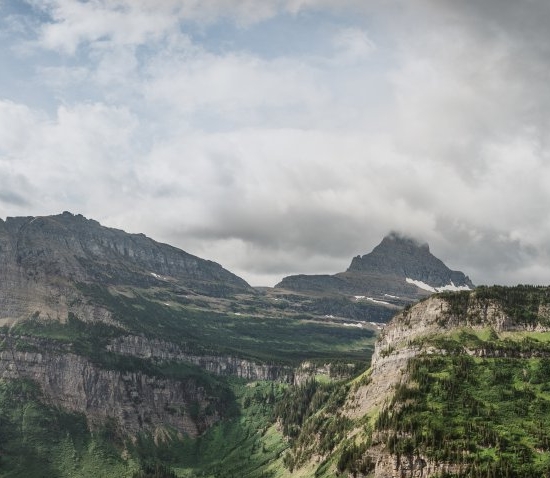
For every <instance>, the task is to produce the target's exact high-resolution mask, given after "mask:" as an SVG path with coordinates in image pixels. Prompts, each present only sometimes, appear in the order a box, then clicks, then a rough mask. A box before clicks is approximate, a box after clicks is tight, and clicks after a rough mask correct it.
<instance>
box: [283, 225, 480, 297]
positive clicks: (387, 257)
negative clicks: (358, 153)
mask: <svg viewBox="0 0 550 478" xmlns="http://www.w3.org/2000/svg"><path fill="white" fill-rule="evenodd" d="M275 287H277V288H280V289H287V290H292V291H296V292H302V293H305V292H309V293H317V294H318V293H327V294H345V295H352V296H355V297H356V299H357V300H369V299H370V300H371V301H373V302H377V303H379V304H380V303H384V302H387V303H393V304H399V303H402V302H411V301H414V300H417V299H418V298H420V297H424V296H426V295H428V294H430V293H433V292H440V291H444V290H470V289H472V288H473V287H474V285H473V284H472V282H471V280H470V279H469V278H468V277H467V276H466V275H464V274H463V273H462V272H459V271H453V270H451V269H449V268H448V267H447V266H446V265H445V264H444V263H443V262H442V261H441V260H439V259H438V258H437V257H435V256H434V255H433V254H432V253H431V252H430V248H429V246H428V244H422V243H419V242H418V241H416V240H415V239H412V238H410V237H405V236H402V235H399V234H396V233H391V234H389V235H388V236H386V237H385V238H384V239H383V240H382V242H381V243H380V244H379V245H378V246H376V247H375V248H374V249H373V251H372V252H370V253H369V254H366V255H364V256H357V257H354V258H353V260H352V261H351V264H350V266H349V267H348V269H347V270H346V271H345V272H341V273H338V274H334V275H295V276H289V277H285V278H284V279H283V280H282V281H281V282H280V283H279V284H277V285H276V286H275Z"/></svg>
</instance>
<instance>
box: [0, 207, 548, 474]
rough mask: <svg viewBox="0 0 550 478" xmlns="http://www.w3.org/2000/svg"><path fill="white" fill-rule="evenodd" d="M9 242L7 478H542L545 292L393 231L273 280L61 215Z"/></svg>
mask: <svg viewBox="0 0 550 478" xmlns="http://www.w3.org/2000/svg"><path fill="white" fill-rule="evenodd" d="M0 245H1V248H0V262H1V263H2V269H0V274H1V276H2V282H0V289H1V300H0V302H1V310H0V317H1V320H2V325H1V327H0V376H1V380H0V404H1V406H0V432H1V436H2V441H1V443H0V476H2V477H21V478H23V477H25V478H28V477H31V478H32V477H43V476H44V477H45V476H47V477H62V478H65V477H67V478H68V477H91V476H101V477H106V478H108V477H127V478H145V477H151V478H152V477H166V478H172V477H186V478H198V477H211V478H217V477H249V478H256V477H257V478H260V477H271V478H277V477H281V478H283V477H291V476H292V477H294V476H296V477H303V478H306V477H319V478H320V477H327V478H328V477H334V476H342V477H348V476H354V477H374V478H394V477H395V478H398V477H399V478H408V477H411V478H413V477H417V476H422V477H428V478H430V477H439V478H443V477H446V478H450V477H455V478H462V477H478V476H480V477H481V476H483V477H486V476H494V477H497V476H520V477H528V476H545V475H546V474H548V473H550V445H548V436H547V432H546V430H547V429H548V426H549V425H550V395H549V394H548V380H549V378H548V377H547V372H548V371H547V368H548V363H547V362H548V360H549V359H550V292H549V289H548V288H546V287H532V286H517V287H500V286H493V287H486V286H478V287H475V286H474V285H473V284H472V283H471V281H470V280H469V279H468V278H467V276H465V275H464V274H463V273H461V272H457V271H451V270H450V269H448V268H447V267H446V266H445V265H444V264H443V263H442V262H441V261H439V260H438V259H436V258H434V257H433V256H432V255H431V253H430V252H429V248H428V246H427V245H425V244H419V243H417V242H416V241H414V240H412V239H408V238H403V237H401V236H397V235H395V234H393V235H390V236H388V237H387V238H385V239H384V240H383V241H382V243H381V245H380V246H378V247H377V248H375V250H374V251H373V252H372V253H371V254H367V255H365V256H363V257H360V256H358V257H356V258H355V259H353V260H352V266H350V268H349V269H348V271H346V272H344V273H338V274H335V275H334V276H305V275H302V276H291V277H289V278H285V279H283V281H281V283H280V284H278V285H277V286H276V287H274V288H253V287H250V286H249V285H248V284H246V282H244V281H243V280H242V279H240V278H238V277H236V276H234V275H233V274H231V273H230V272H229V271H226V270H225V269H223V268H222V267H221V266H220V265H218V264H215V263H212V262H210V261H205V260H203V259H200V258H197V257H195V256H191V255H189V254H187V253H185V252H183V251H180V250H178V249H175V248H172V247H171V246H167V245H164V244H160V243H156V242H155V241H153V240H151V239H149V238H146V237H145V236H143V235H129V234H126V233H124V232H123V231H118V230H112V229H108V228H104V227H103V226H101V225H99V223H97V222H95V221H92V220H88V219H85V218H83V217H82V216H74V215H72V214H70V213H63V214H61V215H58V216H48V217H41V218H12V219H9V220H8V221H6V222H5V223H4V222H2V223H1V224H0ZM335 284H337V285H335ZM434 291H436V292H434Z"/></svg>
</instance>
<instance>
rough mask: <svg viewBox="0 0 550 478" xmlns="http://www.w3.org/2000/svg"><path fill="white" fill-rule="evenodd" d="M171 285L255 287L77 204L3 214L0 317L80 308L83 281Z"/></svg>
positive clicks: (202, 290)
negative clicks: (76, 210) (69, 208)
mask: <svg viewBox="0 0 550 478" xmlns="http://www.w3.org/2000/svg"><path fill="white" fill-rule="evenodd" d="M81 284H100V285H102V286H108V287H109V286H134V287H135V286H140V287H155V286H162V287H166V286H169V287H171V288H179V289H180V290H181V292H182V293H183V292H187V293H190V294H193V293H197V294H202V295H207V296H227V295H231V294H235V293H242V292H247V293H254V289H252V288H251V287H250V286H249V285H248V284H247V283H246V282H245V281H244V280H243V279H241V278H240V277H237V276H236V275H234V274H232V273H231V272H229V271H227V270H226V269H224V268H223V267H222V266H220V265H219V264H217V263H215V262H212V261H208V260H204V259H201V258H199V257H196V256H193V255H191V254H188V253H187V252H184V251H182V250H180V249H177V248H175V247H172V246H169V245H167V244H161V243H159V242H156V241H154V240H152V239H150V238H148V237H146V236H145V235H143V234H128V233H126V232H124V231H121V230H118V229H111V228H107V227H104V226H102V225H100V224H99V223H98V222H97V221H94V220H91V219H86V218H85V217H83V216H81V215H73V214H71V213H69V212H64V213H63V214H60V215H56V216H42V217H9V218H7V220H6V221H2V220H0V319H8V318H15V319H17V318H26V317H28V316H30V315H32V314H35V313H39V315H41V316H44V317H49V318H53V319H57V318H58V319H61V320H64V319H66V318H67V314H68V310H73V311H74V310H75V307H76V311H78V312H79V315H80V316H81V317H82V318H85V317H86V316H87V315H89V314H90V313H92V315H93V313H96V314H97V313H98V312H97V311H95V312H91V311H83V310H78V303H79V301H80V300H81V295H80V293H79V291H78V287H77V286H78V285H81Z"/></svg>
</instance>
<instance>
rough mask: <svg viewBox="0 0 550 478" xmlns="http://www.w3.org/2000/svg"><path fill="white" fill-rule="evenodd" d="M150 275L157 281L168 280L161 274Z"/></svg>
mask: <svg viewBox="0 0 550 478" xmlns="http://www.w3.org/2000/svg"><path fill="white" fill-rule="evenodd" d="M150 274H151V275H152V276H153V277H154V278H155V279H158V280H167V279H166V277H163V276H161V275H159V274H156V273H154V272H150Z"/></svg>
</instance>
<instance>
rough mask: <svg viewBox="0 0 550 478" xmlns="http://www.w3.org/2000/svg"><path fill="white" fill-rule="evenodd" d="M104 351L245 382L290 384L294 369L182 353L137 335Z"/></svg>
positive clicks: (113, 344)
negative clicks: (179, 364)
mask: <svg viewBox="0 0 550 478" xmlns="http://www.w3.org/2000/svg"><path fill="white" fill-rule="evenodd" d="M107 350H108V351H110V352H114V353H117V354H121V355H127V356H132V357H139V358H144V359H148V360H149V359H152V360H154V361H161V362H162V361H164V362H166V361H177V362H185V363H192V364H194V365H196V366H198V367H200V368H201V369H203V370H206V371H207V372H210V373H214V374H216V375H220V376H231V377H239V378H243V379H245V380H276V381H280V382H287V383H293V382H294V369H293V368H292V367H284V366H281V365H268V364H259V363H255V362H252V361H250V360H244V359H242V358H239V357H232V356H219V355H194V354H190V353H186V352H185V351H184V350H182V348H181V347H179V346H178V345H176V344H173V343H171V342H166V341H163V340H158V339H147V338H145V337H140V336H135V335H134V336H124V337H120V338H117V339H115V340H113V341H112V342H111V343H110V344H109V345H108V346H107Z"/></svg>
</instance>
